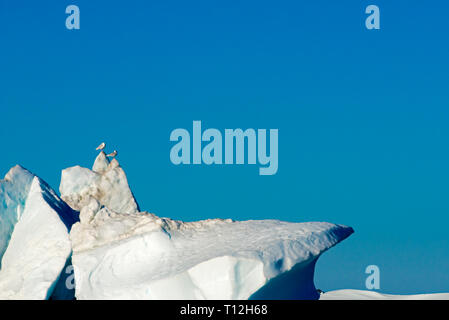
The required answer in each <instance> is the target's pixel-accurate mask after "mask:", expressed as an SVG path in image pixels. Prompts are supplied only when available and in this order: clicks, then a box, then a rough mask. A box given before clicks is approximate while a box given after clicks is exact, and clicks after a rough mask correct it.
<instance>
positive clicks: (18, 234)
mask: <svg viewBox="0 0 449 320" xmlns="http://www.w3.org/2000/svg"><path fill="white" fill-rule="evenodd" d="M2 191H3V192H2V194H0V201H1V202H3V204H4V207H3V208H2V210H1V211H0V217H1V218H2V220H1V222H2V224H1V230H2V232H1V233H0V235H1V236H2V239H6V240H7V248H6V250H5V251H4V254H3V257H2V263H1V268H0V299H48V298H49V297H50V295H51V293H52V291H53V288H54V286H55V284H56V283H57V281H58V279H59V276H60V274H61V271H62V269H63V267H64V265H65V264H66V261H67V260H68V259H69V257H70V254H71V243H70V238H69V230H70V227H71V225H72V224H73V223H74V222H75V221H77V214H76V212H74V211H73V210H72V209H70V208H69V207H68V206H67V204H65V203H64V202H63V201H62V200H61V199H59V197H58V196H57V195H56V193H55V192H54V191H53V190H52V189H51V188H50V187H49V186H48V185H47V184H46V183H45V182H44V181H42V180H41V179H39V178H38V177H37V176H35V175H33V174H32V173H30V172H29V171H27V170H26V169H24V168H22V167H20V166H16V167H14V168H13V169H11V170H10V172H9V173H8V174H7V175H6V177H5V179H4V181H2ZM5 204H6V205H5ZM14 213H15V214H14ZM3 241H5V240H3ZM5 242H6V241H5ZM5 242H4V243H5Z"/></svg>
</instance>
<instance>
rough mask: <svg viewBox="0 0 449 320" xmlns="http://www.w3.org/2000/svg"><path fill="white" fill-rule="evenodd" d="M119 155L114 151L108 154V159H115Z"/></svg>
mask: <svg viewBox="0 0 449 320" xmlns="http://www.w3.org/2000/svg"><path fill="white" fill-rule="evenodd" d="M116 155H117V150H114V151H113V152H111V153H110V154H107V155H106V157H112V158H114V157H115V156H116Z"/></svg>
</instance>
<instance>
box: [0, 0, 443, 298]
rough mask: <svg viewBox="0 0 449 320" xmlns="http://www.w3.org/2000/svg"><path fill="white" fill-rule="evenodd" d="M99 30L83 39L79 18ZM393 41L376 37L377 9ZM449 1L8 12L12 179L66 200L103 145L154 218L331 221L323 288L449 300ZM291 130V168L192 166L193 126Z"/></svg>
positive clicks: (6, 160)
mask: <svg viewBox="0 0 449 320" xmlns="http://www.w3.org/2000/svg"><path fill="white" fill-rule="evenodd" d="M70 4H76V5H78V6H79V7H80V10H81V29H80V30H76V31H75V30H67V29H66V28H65V18H66V14H65V7H66V6H67V5H70ZM369 4H376V5H378V6H379V7H380V10H381V30H375V31H374V30H372V31H369V30H367V29H366V28H365V26H364V22H365V18H366V14H365V13H364V11H365V8H366V6H367V5H369ZM448 10H449V4H447V3H445V2H443V1H436V0H433V1H426V2H423V1H405V0H404V1H401V0H397V1H377V0H376V1H349V0H342V1H322V0H315V1H309V0H307V1H260V0H259V1H210V0H208V1H188V2H187V1H172V0H169V1H127V2H123V1H120V2H115V1H65V2H64V1H62V2H61V1H58V3H56V2H55V1H47V0H41V1H21V0H16V1H10V0H8V1H7V0H2V1H0V37H1V43H0V116H1V118H0V121H1V122H0V123H1V125H0V141H1V150H2V151H1V157H0V172H3V173H6V172H7V171H8V169H9V168H10V167H11V166H13V165H15V164H16V163H20V164H22V165H23V166H25V167H26V168H28V169H30V170H31V171H33V172H35V173H36V174H38V175H39V176H41V177H42V178H43V179H45V180H46V181H47V182H48V183H50V184H51V185H52V186H53V187H54V188H55V189H58V186H59V181H60V172H61V170H62V169H64V168H66V167H69V166H72V165H76V164H80V165H83V166H90V165H91V164H92V162H93V159H94V157H95V156H96V153H95V150H94V149H95V147H96V146H97V145H98V144H99V143H100V142H102V141H103V140H104V141H106V142H107V143H108V149H109V150H111V151H112V149H117V150H118V151H119V156H118V159H119V161H120V163H121V164H122V166H123V167H124V169H125V170H126V172H127V174H128V178H129V182H130V184H131V187H132V189H133V192H134V193H135V195H136V197H137V199H138V201H139V204H140V206H141V208H142V209H144V210H147V211H150V212H153V213H155V214H157V215H159V216H168V217H172V218H176V219H183V220H197V219H204V218H211V217H221V218H233V219H271V218H274V219H281V220H287V221H298V222H301V221H330V222H335V223H342V224H346V225H350V226H352V227H353V228H354V229H355V234H354V235H353V236H351V237H350V238H349V239H347V240H345V241H344V242H343V243H341V244H339V245H338V246H337V247H336V248H333V249H332V250H330V251H329V252H327V253H326V254H324V255H323V256H322V257H321V258H320V260H319V262H318V265H317V272H316V283H317V286H318V287H320V288H321V289H323V290H331V289H339V288H356V289H364V283H365V278H366V275H365V274H364V270H365V268H366V266H368V265H370V264H375V265H378V266H379V267H380V271H381V291H383V292H390V293H420V292H440V291H446V292H447V291H449V273H448V272H447V270H449V237H448V235H447V226H448V224H449V203H448V199H449V197H448V195H449V183H448V181H449V151H448V138H449V126H448V120H449V82H448V75H449V59H448V57H449V42H448V41H447V34H448V31H449V20H448V19H447V12H448ZM193 120H201V121H202V124H203V127H204V128H217V129H220V130H224V129H225V128H243V129H245V128H256V129H257V128H263V129H270V128H276V129H279V170H278V173H277V174H276V175H275V176H259V175H258V166H206V165H203V166H174V165H173V164H172V163H171V162H170V158H169V151H170V148H171V146H172V145H173V143H171V142H170V141H169V136H170V132H171V131H172V130H173V129H175V128H187V129H189V130H191V127H192V121H193Z"/></svg>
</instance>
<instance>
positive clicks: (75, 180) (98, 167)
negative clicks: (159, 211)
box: [59, 151, 140, 220]
mask: <svg viewBox="0 0 449 320" xmlns="http://www.w3.org/2000/svg"><path fill="white" fill-rule="evenodd" d="M59 191H60V192H61V198H62V199H63V200H64V201H65V202H66V203H67V204H68V205H69V206H70V207H72V208H73V209H75V210H77V211H82V209H83V208H84V207H89V208H92V206H93V203H95V202H98V204H99V205H98V206H96V205H95V206H93V208H97V207H98V208H97V209H95V210H94V211H98V210H100V209H101V207H107V208H108V209H110V210H112V211H114V212H116V213H119V214H125V213H126V214H135V213H138V212H139V211H140V210H139V206H138V204H137V202H136V200H135V199H134V196H133V194H132V192H131V189H130V188H129V185H128V179H127V177H126V174H125V171H124V170H123V169H122V167H120V164H119V163H118V161H117V160H116V159H112V160H111V161H110V162H109V160H108V159H107V157H106V155H105V153H104V152H103V151H101V152H100V154H99V155H98V156H97V158H96V159H95V162H94V165H93V167H92V170H90V169H88V168H83V167H80V166H74V167H71V168H67V169H64V170H63V171H62V175H61V185H60V187H59ZM94 200H95V201H94ZM95 213H96V212H90V211H89V214H86V215H83V214H82V217H83V216H85V217H88V219H87V220H90V219H91V218H92V216H93V215H95ZM81 220H83V219H82V218H81Z"/></svg>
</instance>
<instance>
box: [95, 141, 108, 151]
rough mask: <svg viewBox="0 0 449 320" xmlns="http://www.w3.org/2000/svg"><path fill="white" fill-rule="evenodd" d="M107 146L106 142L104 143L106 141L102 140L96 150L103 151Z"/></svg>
mask: <svg viewBox="0 0 449 320" xmlns="http://www.w3.org/2000/svg"><path fill="white" fill-rule="evenodd" d="M105 147H106V143H104V142H102V143H101V144H100V145H99V146H98V147H97V149H95V150H101V151H103V149H104V148H105Z"/></svg>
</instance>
